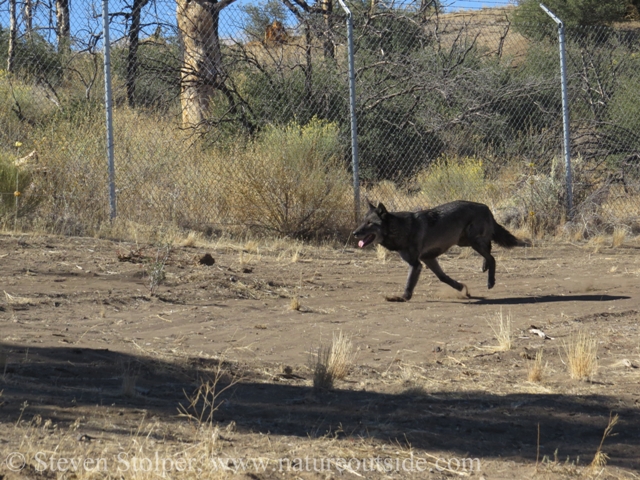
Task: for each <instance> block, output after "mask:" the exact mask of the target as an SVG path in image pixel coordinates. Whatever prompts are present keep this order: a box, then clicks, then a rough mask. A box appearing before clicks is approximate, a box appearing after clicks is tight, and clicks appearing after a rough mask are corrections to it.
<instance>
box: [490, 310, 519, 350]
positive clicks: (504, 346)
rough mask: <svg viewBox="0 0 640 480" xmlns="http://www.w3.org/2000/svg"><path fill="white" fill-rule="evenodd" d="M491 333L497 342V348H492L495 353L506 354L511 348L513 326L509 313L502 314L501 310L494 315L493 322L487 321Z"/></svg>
mask: <svg viewBox="0 0 640 480" xmlns="http://www.w3.org/2000/svg"><path fill="white" fill-rule="evenodd" d="M487 323H488V325H489V327H490V328H491V331H492V332H493V334H494V335H495V336H496V340H498V346H497V347H494V348H495V350H497V351H502V352H506V351H508V350H511V348H512V339H513V326H512V321H511V312H509V313H508V314H507V315H503V314H502V309H500V312H498V314H496V316H495V318H494V320H493V321H490V320H489V321H487Z"/></svg>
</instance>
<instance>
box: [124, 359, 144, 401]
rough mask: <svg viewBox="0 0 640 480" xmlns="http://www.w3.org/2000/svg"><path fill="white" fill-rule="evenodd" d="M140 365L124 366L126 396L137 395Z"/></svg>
mask: <svg viewBox="0 0 640 480" xmlns="http://www.w3.org/2000/svg"><path fill="white" fill-rule="evenodd" d="M139 371H140V369H139V367H137V366H135V365H132V364H127V365H125V366H124V371H123V374H122V395H124V396H125V397H135V396H136V395H137V392H136V380H137V379H138V374H139Z"/></svg>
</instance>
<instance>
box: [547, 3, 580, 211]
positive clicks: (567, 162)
mask: <svg viewBox="0 0 640 480" xmlns="http://www.w3.org/2000/svg"><path fill="white" fill-rule="evenodd" d="M540 8H542V10H544V12H545V13H546V14H547V15H549V16H550V17H551V19H552V20H553V21H554V22H556V24H557V25H558V43H559V44H560V77H561V80H562V81H561V83H562V128H563V131H564V140H563V149H564V171H565V183H566V189H567V218H568V219H571V217H572V216H573V188H572V184H573V181H572V179H571V145H570V140H569V98H568V94H567V64H566V60H565V45H564V44H565V40H564V23H563V22H562V20H560V19H559V18H558V17H556V16H555V15H554V14H553V13H552V12H551V11H550V10H549V9H548V8H547V7H545V6H544V5H543V4H542V3H541V4H540Z"/></svg>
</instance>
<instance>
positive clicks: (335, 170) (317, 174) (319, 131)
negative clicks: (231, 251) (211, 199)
mask: <svg viewBox="0 0 640 480" xmlns="http://www.w3.org/2000/svg"><path fill="white" fill-rule="evenodd" d="M342 148H343V147H342V145H341V144H340V141H339V133H338V128H337V126H336V125H335V124H332V123H329V122H326V121H322V120H318V119H313V120H311V121H310V122H309V123H308V124H307V125H305V126H300V125H298V124H297V123H294V122H291V123H290V124H289V125H287V126H286V127H269V128H267V129H266V130H265V131H264V132H263V133H262V134H261V135H260V136H259V137H258V139H257V140H255V141H254V142H253V143H251V144H250V145H249V146H248V147H247V148H244V149H242V150H240V149H237V150H236V152H234V154H232V155H231V158H230V159H228V160H226V159H225V161H222V162H217V165H218V168H219V169H220V174H221V176H222V177H223V178H224V179H225V182H224V186H223V189H224V190H223V195H224V196H225V198H226V202H227V206H228V208H229V211H230V213H231V215H232V217H233V218H235V219H236V221H238V222H240V223H244V224H248V225H251V226H254V227H258V228H260V229H262V230H266V231H269V232H273V233H278V234H281V235H290V236H296V237H300V236H302V237H304V236H309V235H312V234H327V233H331V232H335V230H337V229H341V228H343V227H344V226H346V225H347V224H348V223H349V222H350V220H351V216H352V215H351V211H350V207H351V205H352V200H351V196H350V195H351V193H352V190H351V186H350V178H349V174H348V172H347V170H346V168H345V167H344V165H343V160H342V159H343V150H342Z"/></svg>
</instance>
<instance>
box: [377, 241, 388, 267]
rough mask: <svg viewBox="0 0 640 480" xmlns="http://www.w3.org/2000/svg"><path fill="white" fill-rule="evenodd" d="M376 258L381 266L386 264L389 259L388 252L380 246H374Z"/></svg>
mask: <svg viewBox="0 0 640 480" xmlns="http://www.w3.org/2000/svg"><path fill="white" fill-rule="evenodd" d="M376 258H377V259H378V261H380V263H382V264H383V265H384V264H386V263H387V260H388V259H389V250H387V249H386V248H384V247H383V246H382V245H376Z"/></svg>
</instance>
